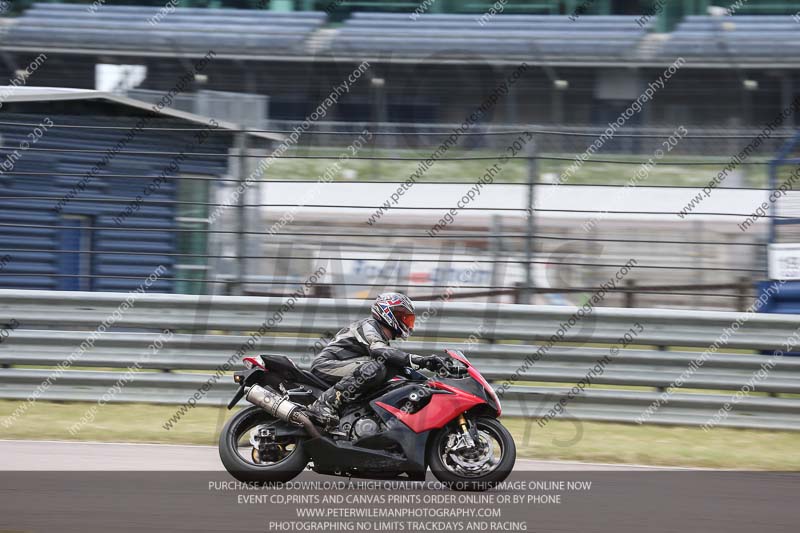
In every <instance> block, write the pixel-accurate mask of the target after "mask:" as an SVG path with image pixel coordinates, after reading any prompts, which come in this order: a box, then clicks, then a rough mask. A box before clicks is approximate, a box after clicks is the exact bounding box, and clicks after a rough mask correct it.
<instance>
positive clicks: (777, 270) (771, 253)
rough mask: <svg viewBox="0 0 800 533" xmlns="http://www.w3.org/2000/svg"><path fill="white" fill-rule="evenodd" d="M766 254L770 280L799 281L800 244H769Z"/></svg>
mask: <svg viewBox="0 0 800 533" xmlns="http://www.w3.org/2000/svg"><path fill="white" fill-rule="evenodd" d="M767 254H768V261H767V262H768V265H769V266H768V268H769V277H770V279H777V280H798V279H800V244H794V243H785V244H784V243H780V244H770V245H769V250H768V252H767Z"/></svg>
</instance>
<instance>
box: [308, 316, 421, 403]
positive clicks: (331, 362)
mask: <svg viewBox="0 0 800 533" xmlns="http://www.w3.org/2000/svg"><path fill="white" fill-rule="evenodd" d="M389 340H390V339H388V338H386V337H385V333H384V329H383V328H382V327H381V326H380V324H378V322H377V321H376V320H375V319H374V318H365V319H363V320H359V321H357V322H353V323H352V324H350V325H349V326H347V327H346V328H343V329H341V330H340V331H339V332H338V333H337V334H336V336H335V337H334V338H333V340H332V341H331V342H330V343H329V344H328V346H326V347H325V348H324V349H323V350H322V351H321V352H320V353H319V355H318V356H317V357H316V359H314V362H313V363H312V364H311V372H313V373H314V375H316V376H317V377H319V378H321V379H323V380H324V381H326V382H327V383H331V384H334V383H335V384H334V385H333V388H334V389H335V390H337V391H339V392H340V393H341V398H342V400H343V401H344V402H346V403H349V402H353V401H356V400H359V399H360V398H362V397H363V396H364V395H365V394H367V393H369V392H371V391H373V390H375V389H377V388H379V387H380V386H381V385H382V384H383V383H384V382H385V381H386V380H388V379H390V378H392V377H393V376H395V375H396V374H397V372H398V371H399V370H400V369H401V368H402V367H404V366H407V365H408V364H409V362H410V355H409V354H408V353H406V352H404V351H402V350H398V349H397V348H392V347H390V346H389Z"/></svg>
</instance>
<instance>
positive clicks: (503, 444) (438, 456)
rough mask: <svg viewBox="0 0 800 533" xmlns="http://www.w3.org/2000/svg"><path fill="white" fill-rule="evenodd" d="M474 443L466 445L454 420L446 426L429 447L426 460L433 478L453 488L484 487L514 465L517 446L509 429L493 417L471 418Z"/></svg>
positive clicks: (504, 474)
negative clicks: (474, 432)
mask: <svg viewBox="0 0 800 533" xmlns="http://www.w3.org/2000/svg"><path fill="white" fill-rule="evenodd" d="M472 423H473V424H475V426H476V429H477V432H478V440H477V442H475V443H474V444H475V446H473V447H466V446H465V445H464V441H463V435H462V431H461V428H460V427H458V425H457V424H451V425H449V426H445V427H443V428H442V429H440V430H439V432H438V433H437V434H436V435H435V436H434V437H433V441H432V442H431V445H430V446H429V448H428V464H429V465H430V469H431V472H433V475H434V476H436V479H438V480H439V481H441V482H442V483H443V484H445V485H447V486H448V487H450V488H451V489H454V490H469V491H483V490H488V489H490V488H492V487H494V486H495V485H497V484H498V483H500V482H502V481H503V480H505V479H506V478H507V477H508V475H509V474H510V473H511V471H512V470H513V469H514V463H515V462H516V459H517V447H516V446H515V444H514V439H513V437H512V436H511V433H509V431H508V430H507V429H506V428H505V427H504V426H503V424H501V423H500V422H499V421H498V420H496V419H494V418H475V419H473V420H472Z"/></svg>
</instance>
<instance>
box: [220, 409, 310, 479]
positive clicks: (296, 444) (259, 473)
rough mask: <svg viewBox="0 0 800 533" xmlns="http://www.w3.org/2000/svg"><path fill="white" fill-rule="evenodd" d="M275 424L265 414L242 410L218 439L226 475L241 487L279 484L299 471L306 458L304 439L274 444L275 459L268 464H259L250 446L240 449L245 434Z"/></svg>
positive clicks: (270, 417) (268, 415)
mask: <svg viewBox="0 0 800 533" xmlns="http://www.w3.org/2000/svg"><path fill="white" fill-rule="evenodd" d="M275 421H276V419H275V418H274V417H272V416H271V415H270V414H269V413H267V412H266V411H264V410H263V409H261V408H260V407H256V406H252V407H247V408H245V409H242V410H241V411H239V412H238V413H236V414H235V415H233V417H231V419H230V420H228V422H227V423H226V424H225V427H224V428H223V429H222V433H220V436H219V457H220V459H221V460H222V464H223V465H225V470H227V471H228V473H230V474H231V475H232V476H233V477H235V478H236V479H238V480H239V481H242V482H245V483H251V482H260V483H281V482H286V481H289V480H291V479H293V478H295V477H296V476H297V475H298V474H300V473H301V472H302V471H303V469H304V468H305V467H306V465H307V464H308V457H307V456H306V454H305V452H304V451H303V442H304V440H305V439H304V438H302V437H292V438H286V439H282V441H281V442H280V443H277V442H276V444H275V446H274V447H273V450H274V451H273V453H274V454H275V456H274V457H269V458H268V459H270V460H262V458H261V455H260V454H259V452H258V450H255V449H254V448H253V447H252V446H251V447H249V448H248V447H247V446H243V445H242V438H243V437H244V436H245V434H247V433H248V432H250V431H252V430H253V429H254V428H256V427H258V426H260V425H261V424H268V423H270V422H275ZM257 459H258V461H260V462H257ZM272 459H275V460H272Z"/></svg>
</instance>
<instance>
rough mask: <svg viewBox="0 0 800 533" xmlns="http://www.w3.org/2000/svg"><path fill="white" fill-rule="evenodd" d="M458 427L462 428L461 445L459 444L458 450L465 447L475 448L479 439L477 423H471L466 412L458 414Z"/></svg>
mask: <svg viewBox="0 0 800 533" xmlns="http://www.w3.org/2000/svg"><path fill="white" fill-rule="evenodd" d="M458 427H460V428H461V439H460V440H461V446H457V447H456V450H458V449H463V448H469V449H472V448H475V443H476V441H477V440H478V429H477V428H476V427H475V424H470V423H469V421H468V420H467V417H465V416H464V414H463V413H462V414H460V415H458Z"/></svg>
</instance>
